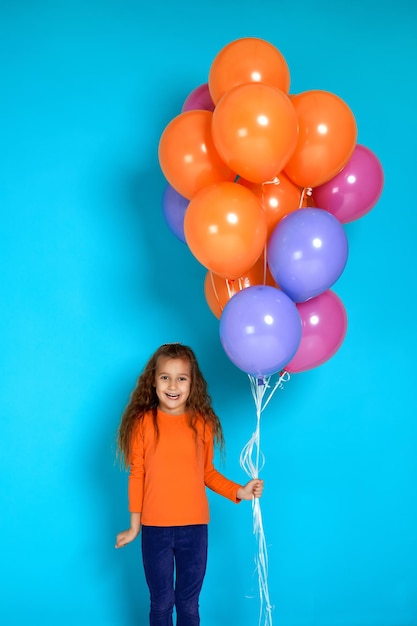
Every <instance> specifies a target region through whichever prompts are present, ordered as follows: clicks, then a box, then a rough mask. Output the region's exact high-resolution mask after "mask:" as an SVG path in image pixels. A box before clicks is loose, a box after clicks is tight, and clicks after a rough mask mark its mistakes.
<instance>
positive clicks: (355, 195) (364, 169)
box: [313, 144, 384, 224]
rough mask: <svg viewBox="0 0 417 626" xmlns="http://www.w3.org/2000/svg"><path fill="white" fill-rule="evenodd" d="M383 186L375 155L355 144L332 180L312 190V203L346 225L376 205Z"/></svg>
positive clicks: (378, 163)
mask: <svg viewBox="0 0 417 626" xmlns="http://www.w3.org/2000/svg"><path fill="white" fill-rule="evenodd" d="M383 186H384V172H383V169H382V165H381V163H380V162H379V160H378V158H377V157H376V156H375V154H374V153H373V152H372V151H371V150H369V148H366V147H365V146H361V145H359V144H358V145H357V146H356V147H355V149H354V151H353V154H352V156H351V158H350V160H349V161H348V162H347V164H346V165H345V167H344V168H343V169H342V170H341V171H340V172H339V173H338V174H337V175H336V176H335V177H334V178H332V179H331V180H329V181H328V182H327V183H324V185H321V186H320V187H316V188H315V189H313V199H314V204H315V205H316V206H317V207H320V208H321V209H325V210H326V211H329V213H332V214H333V215H334V216H335V217H337V219H338V220H339V222H341V223H342V224H346V223H347V222H352V221H353V220H357V219H359V218H360V217H362V216H363V215H366V213H369V211H370V210H371V209H372V208H373V207H374V206H375V204H376V203H377V201H378V199H379V197H380V195H381V193H382V188H383Z"/></svg>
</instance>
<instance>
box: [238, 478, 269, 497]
mask: <svg viewBox="0 0 417 626" xmlns="http://www.w3.org/2000/svg"><path fill="white" fill-rule="evenodd" d="M263 490H264V481H263V480H260V479H259V478H253V479H252V480H250V481H249V482H248V483H246V485H245V486H244V487H239V489H238V490H237V493H236V496H237V497H238V498H239V500H252V498H260V497H261V496H262V492H263Z"/></svg>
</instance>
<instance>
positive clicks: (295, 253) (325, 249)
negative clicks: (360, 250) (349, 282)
mask: <svg viewBox="0 0 417 626" xmlns="http://www.w3.org/2000/svg"><path fill="white" fill-rule="evenodd" d="M347 256H348V242H347V237H346V233H345V231H344V228H343V226H342V224H341V223H340V222H339V220H337V219H336V218H335V217H334V216H333V215H332V214H331V213H329V212H328V211H324V210H323V209H298V211H294V213H290V214H288V215H286V216H285V217H284V218H282V220H281V221H280V222H278V224H277V226H276V227H275V229H274V231H273V232H272V235H271V237H270V239H269V242H268V265H269V269H270V271H271V274H272V276H273V277H274V279H275V280H276V282H277V283H278V285H279V287H280V288H281V289H282V290H283V291H284V292H285V293H286V294H287V295H288V296H289V297H290V298H291V300H293V301H294V302H305V301H306V300H309V299H310V298H314V297H315V296H318V295H320V294H321V293H323V292H324V291H326V290H327V289H329V287H331V286H332V285H333V283H335V282H336V280H337V279H338V278H339V276H340V275H341V274H342V272H343V270H344V268H345V265H346V261H347Z"/></svg>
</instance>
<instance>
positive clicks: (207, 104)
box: [181, 83, 214, 113]
mask: <svg viewBox="0 0 417 626" xmlns="http://www.w3.org/2000/svg"><path fill="white" fill-rule="evenodd" d="M195 110H203V111H214V102H213V100H212V99H211V95H210V92H209V88H208V84H207V83H204V85H200V86H199V87H196V88H195V89H193V91H192V92H191V93H190V94H189V95H188V97H187V98H186V100H185V102H184V104H183V105H182V110H181V112H182V113H184V112H185V111H195Z"/></svg>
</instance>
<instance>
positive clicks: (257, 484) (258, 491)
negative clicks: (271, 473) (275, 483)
mask: <svg viewBox="0 0 417 626" xmlns="http://www.w3.org/2000/svg"><path fill="white" fill-rule="evenodd" d="M263 490H264V481H263V480H259V479H255V480H254V481H253V486H252V494H253V496H254V497H255V498H260V497H261V496H262V492H263Z"/></svg>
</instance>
